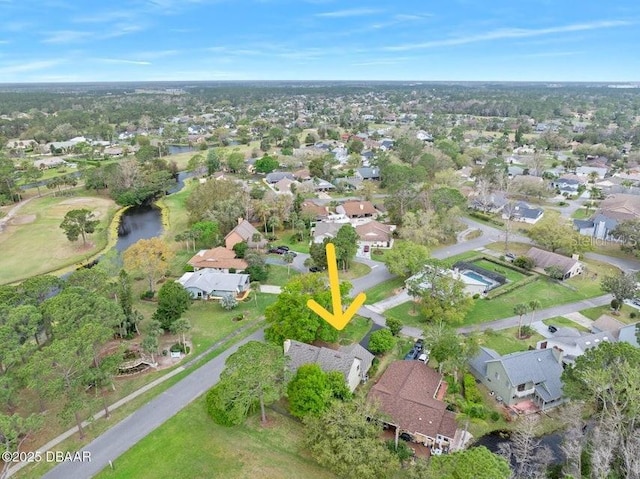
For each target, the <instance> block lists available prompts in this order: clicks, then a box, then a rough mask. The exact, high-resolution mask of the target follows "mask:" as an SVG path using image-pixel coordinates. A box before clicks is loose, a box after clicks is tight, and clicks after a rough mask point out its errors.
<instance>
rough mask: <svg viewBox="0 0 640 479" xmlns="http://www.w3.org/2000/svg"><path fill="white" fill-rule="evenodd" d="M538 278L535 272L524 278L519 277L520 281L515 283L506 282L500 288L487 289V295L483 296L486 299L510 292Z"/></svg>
mask: <svg viewBox="0 0 640 479" xmlns="http://www.w3.org/2000/svg"><path fill="white" fill-rule="evenodd" d="M538 279H539V276H538V275H537V274H532V275H531V276H529V277H528V278H524V279H521V280H520V281H517V282H515V283H510V284H507V285H505V286H501V287H500V288H496V289H494V290H491V291H489V292H488V293H487V295H486V296H485V298H486V299H493V298H495V297H497V296H501V295H503V294H506V293H510V292H511V291H513V290H514V289H518V288H521V287H522V286H524V285H526V284H529V283H533V282H534V281H538Z"/></svg>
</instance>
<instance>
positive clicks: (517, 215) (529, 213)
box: [502, 201, 544, 225]
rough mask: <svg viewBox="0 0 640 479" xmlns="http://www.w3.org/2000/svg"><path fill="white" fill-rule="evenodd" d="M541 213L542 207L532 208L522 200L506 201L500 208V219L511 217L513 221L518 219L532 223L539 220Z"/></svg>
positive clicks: (542, 212) (542, 213) (542, 211)
mask: <svg viewBox="0 0 640 479" xmlns="http://www.w3.org/2000/svg"><path fill="white" fill-rule="evenodd" d="M543 215H544V210H543V209H542V208H533V207H531V206H529V204H527V203H525V202H524V201H517V202H515V203H511V202H510V203H507V204H506V205H505V207H504V208H503V209H502V219H504V220H507V219H509V218H511V220H513V221H520V222H523V223H528V224H530V225H534V224H536V223H537V222H538V221H540V220H541V219H542V216H543Z"/></svg>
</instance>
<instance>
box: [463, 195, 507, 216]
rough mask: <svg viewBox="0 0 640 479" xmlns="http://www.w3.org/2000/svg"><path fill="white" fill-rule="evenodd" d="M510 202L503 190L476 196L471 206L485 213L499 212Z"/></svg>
mask: <svg viewBox="0 0 640 479" xmlns="http://www.w3.org/2000/svg"><path fill="white" fill-rule="evenodd" d="M508 202H509V200H508V199H507V197H506V195H505V194H504V192H502V191H495V192H491V193H488V194H486V195H479V196H476V197H475V198H473V199H472V200H471V203H470V204H469V207H470V208H473V209H474V210H479V211H482V212H484V213H498V212H500V211H502V208H504V207H505V206H506V204H507V203H508Z"/></svg>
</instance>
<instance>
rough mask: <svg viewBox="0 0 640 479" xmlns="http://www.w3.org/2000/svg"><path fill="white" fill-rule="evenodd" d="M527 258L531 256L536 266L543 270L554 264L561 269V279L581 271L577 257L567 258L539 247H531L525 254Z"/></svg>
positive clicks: (580, 264)
mask: <svg viewBox="0 0 640 479" xmlns="http://www.w3.org/2000/svg"><path fill="white" fill-rule="evenodd" d="M525 256H526V257H527V258H531V259H532V260H533V263H534V265H535V267H536V268H538V269H540V270H543V271H544V270H545V269H546V268H549V267H551V266H556V267H558V268H560V271H562V275H563V276H562V279H569V278H572V277H573V276H575V275H577V274H580V273H582V263H580V261H578V259H577V258H569V257H567V256H563V255H561V254H558V253H552V252H551V251H545V250H543V249H540V248H535V247H533V248H531V249H530V250H529V251H527V253H526V254H525Z"/></svg>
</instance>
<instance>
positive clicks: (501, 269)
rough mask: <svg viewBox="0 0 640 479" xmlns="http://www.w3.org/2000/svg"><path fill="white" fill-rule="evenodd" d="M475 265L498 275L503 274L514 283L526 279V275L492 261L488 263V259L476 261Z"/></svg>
mask: <svg viewBox="0 0 640 479" xmlns="http://www.w3.org/2000/svg"><path fill="white" fill-rule="evenodd" d="M473 264H475V265H477V266H480V267H481V268H484V269H486V270H488V271H493V272H496V273H498V274H501V275H502V276H504V277H506V278H507V279H508V280H509V281H511V282H514V283H515V282H516V281H520V280H521V279H523V278H525V275H524V274H522V273H520V272H518V271H516V270H514V269H511V268H509V267H508V266H502V265H499V264H496V263H492V262H491V261H487V260H486V259H479V260H477V261H474V262H473Z"/></svg>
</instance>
